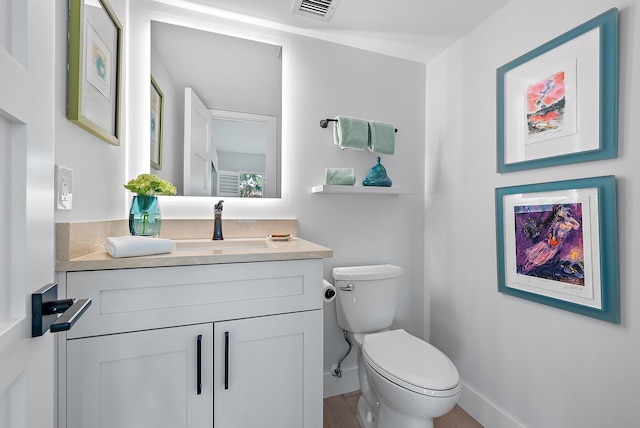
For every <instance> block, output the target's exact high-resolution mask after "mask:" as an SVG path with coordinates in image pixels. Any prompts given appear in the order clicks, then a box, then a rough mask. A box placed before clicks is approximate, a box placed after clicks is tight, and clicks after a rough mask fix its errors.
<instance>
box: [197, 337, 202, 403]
mask: <svg viewBox="0 0 640 428" xmlns="http://www.w3.org/2000/svg"><path fill="white" fill-rule="evenodd" d="M196 344H197V348H198V349H197V356H196V392H197V394H198V395H200V394H202V335H201V334H199V335H198V339H197V341H196Z"/></svg>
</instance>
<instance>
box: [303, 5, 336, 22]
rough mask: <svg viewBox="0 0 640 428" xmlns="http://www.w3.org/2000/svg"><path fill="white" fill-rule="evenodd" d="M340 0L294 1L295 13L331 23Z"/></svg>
mask: <svg viewBox="0 0 640 428" xmlns="http://www.w3.org/2000/svg"><path fill="white" fill-rule="evenodd" d="M338 3H340V0H294V2H293V13H295V14H296V15H302V16H306V17H307V18H313V19H318V20H320V21H326V22H328V21H330V20H331V17H332V16H333V12H334V11H335V10H336V8H337V7H338Z"/></svg>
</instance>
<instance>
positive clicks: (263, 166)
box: [150, 21, 282, 198]
mask: <svg viewBox="0 0 640 428" xmlns="http://www.w3.org/2000/svg"><path fill="white" fill-rule="evenodd" d="M150 57H151V76H152V78H153V79H154V81H155V82H156V84H157V85H158V87H159V89H160V90H161V91H162V94H163V105H164V108H163V117H162V124H161V126H162V148H161V150H162V155H161V159H162V162H161V164H160V165H157V163H156V164H154V163H152V171H151V172H152V173H154V174H156V175H158V176H159V177H161V178H163V179H165V180H169V181H171V182H172V183H174V184H175V185H176V188H177V189H178V194H179V195H185V196H224V197H230V196H238V197H252V198H264V197H267V198H269V197H280V141H281V137H280V134H281V116H282V48H281V47H280V46H277V45H273V44H268V43H261V42H257V41H253V40H248V39H242V38H238V37H232V36H227V35H222V34H216V33H211V32H208V31H202V30H196V29H193V28H187V27H182V26H178V25H172V24H167V23H163V22H158V21H152V22H151V56H150ZM156 150H157V149H156ZM156 157H157V155H156ZM152 159H153V157H152ZM158 168H159V169H158Z"/></svg>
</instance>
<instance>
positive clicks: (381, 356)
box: [362, 330, 460, 395]
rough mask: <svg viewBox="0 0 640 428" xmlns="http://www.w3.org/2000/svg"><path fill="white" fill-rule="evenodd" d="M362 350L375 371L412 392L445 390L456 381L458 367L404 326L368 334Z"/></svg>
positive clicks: (452, 386)
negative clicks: (399, 328) (411, 333)
mask: <svg viewBox="0 0 640 428" xmlns="http://www.w3.org/2000/svg"><path fill="white" fill-rule="evenodd" d="M362 351H363V356H364V358H365V361H366V362H367V363H368V364H370V365H371V366H372V367H373V368H374V369H375V370H376V371H377V372H378V373H380V374H381V375H382V376H384V377H386V378H387V379H389V380H390V381H391V382H393V383H396V384H398V385H400V386H404V387H406V388H408V389H411V390H413V391H415V392H421V393H428V392H427V391H423V390H432V391H447V390H451V389H454V388H456V387H457V386H458V384H459V383H460V375H459V374H458V370H457V369H456V367H455V366H454V365H453V363H452V362H451V360H449V358H447V356H446V355H444V354H443V353H442V352H441V351H440V350H439V349H438V348H436V347H434V346H432V345H431V344H429V343H427V342H425V341H424V340H421V339H418V338H417V337H415V336H412V335H410V334H409V333H407V332H406V331H404V330H391V331H386V332H383V333H374V334H369V335H367V336H365V338H364V342H363V344H362ZM436 395H439V394H436Z"/></svg>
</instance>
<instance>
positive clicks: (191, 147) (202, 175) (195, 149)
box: [184, 88, 218, 196]
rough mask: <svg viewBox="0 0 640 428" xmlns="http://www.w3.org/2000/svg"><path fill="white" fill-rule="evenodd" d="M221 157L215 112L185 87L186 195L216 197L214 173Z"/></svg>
mask: <svg viewBox="0 0 640 428" xmlns="http://www.w3.org/2000/svg"><path fill="white" fill-rule="evenodd" d="M217 163H218V157H217V154H216V151H215V149H214V147H213V140H212V137H211V113H210V112H209V109H207V107H206V106H205V105H204V103H203V102H202V101H201V100H200V98H198V95H196V93H195V92H194V91H193V90H192V89H191V88H184V194H185V196H212V195H213V193H212V188H211V182H212V180H211V172H212V167H216V169H217Z"/></svg>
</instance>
